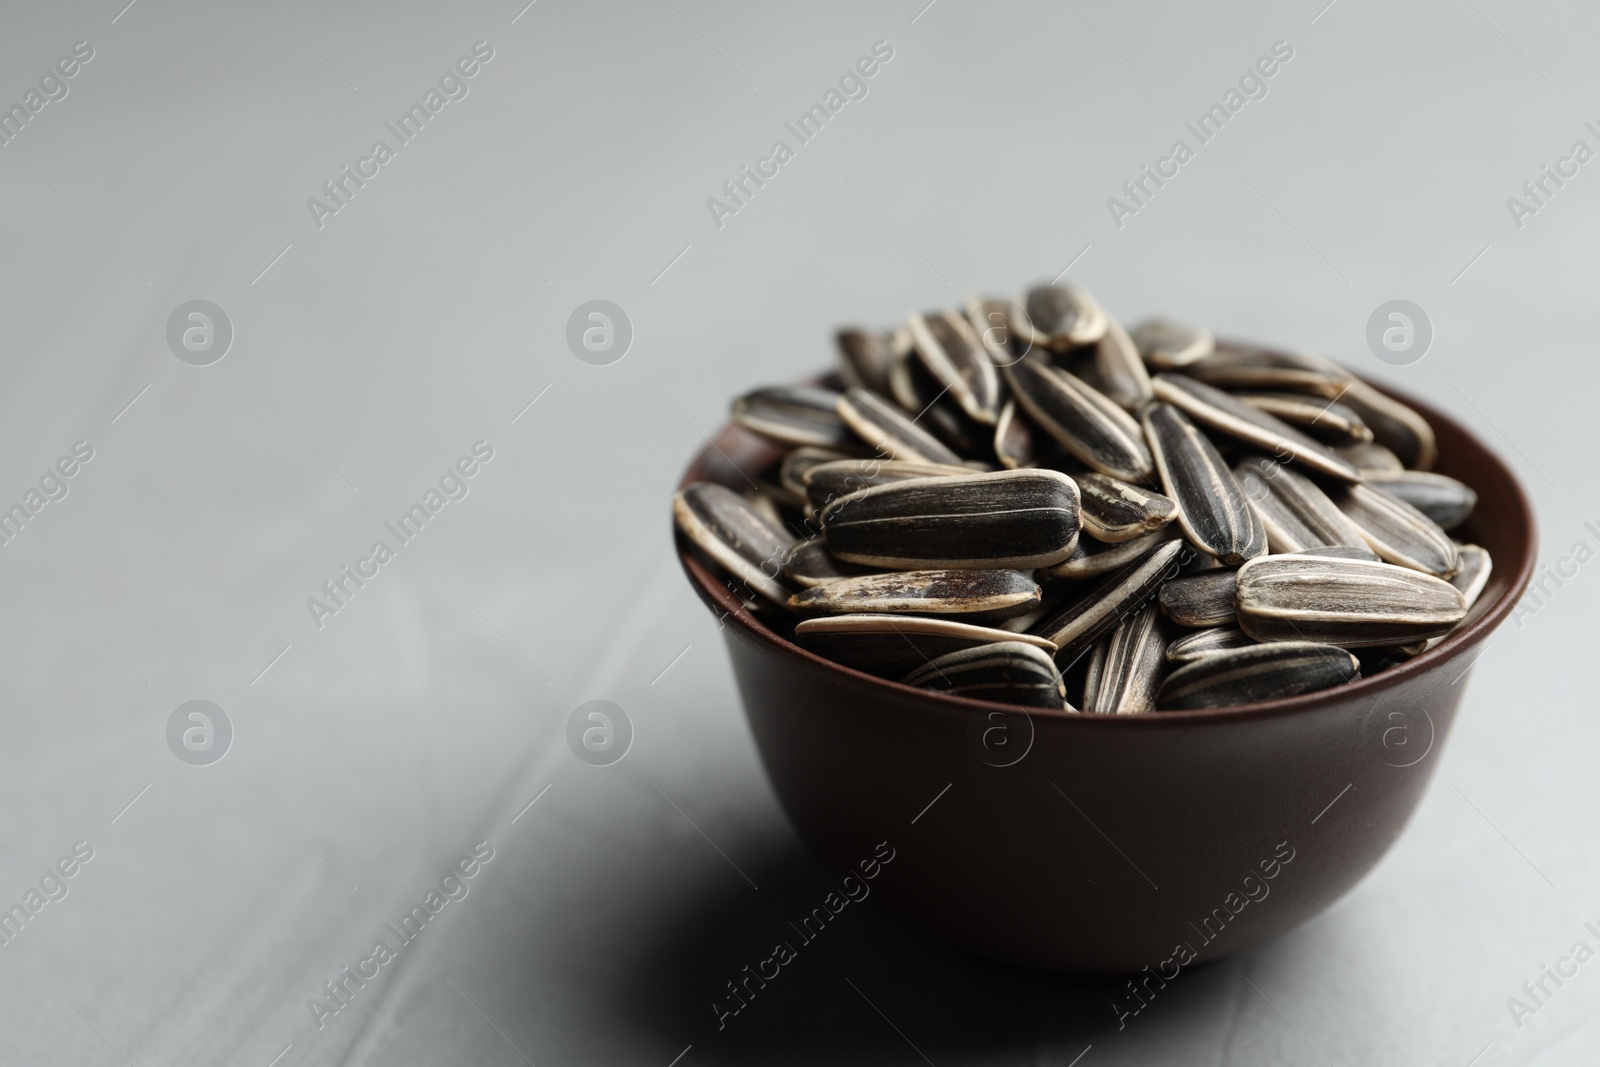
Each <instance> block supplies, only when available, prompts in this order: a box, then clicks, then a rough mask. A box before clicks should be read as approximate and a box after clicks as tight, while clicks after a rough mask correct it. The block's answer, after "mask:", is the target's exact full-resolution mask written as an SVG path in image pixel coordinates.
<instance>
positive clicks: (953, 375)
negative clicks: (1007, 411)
mask: <svg viewBox="0 0 1600 1067" xmlns="http://www.w3.org/2000/svg"><path fill="white" fill-rule="evenodd" d="M906 326H907V328H908V329H909V330H910V331H911V342H912V344H913V345H914V346H915V351H916V355H917V358H918V359H920V360H921V361H922V365H923V366H924V367H925V368H927V371H928V373H929V374H931V375H932V376H933V377H934V380H936V381H937V382H938V383H939V384H940V385H941V386H943V387H944V388H945V389H947V390H949V392H950V395H951V396H952V397H954V398H955V401H956V403H957V404H960V405H961V410H963V411H965V412H966V413H967V415H968V416H969V417H970V418H972V419H975V420H976V421H978V422H981V423H985V424H987V425H991V426H992V425H993V424H994V420H995V416H996V415H997V414H999V411H1000V376H999V375H998V374H997V373H996V372H995V368H994V364H993V363H991V362H990V361H989V354H988V352H987V351H986V350H985V349H984V347H983V342H981V341H980V340H978V335H977V334H976V333H974V332H973V329H972V324H971V323H970V322H968V321H967V319H966V317H965V316H963V315H961V314H958V313H957V312H954V311H930V312H928V313H927V314H923V315H916V314H913V315H912V316H911V317H910V318H909V319H907V320H906Z"/></svg>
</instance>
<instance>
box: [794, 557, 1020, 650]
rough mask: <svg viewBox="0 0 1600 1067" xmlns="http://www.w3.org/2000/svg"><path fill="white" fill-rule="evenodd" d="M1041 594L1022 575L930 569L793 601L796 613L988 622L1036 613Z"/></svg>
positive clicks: (804, 594)
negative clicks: (943, 617)
mask: <svg viewBox="0 0 1600 1067" xmlns="http://www.w3.org/2000/svg"><path fill="white" fill-rule="evenodd" d="M1040 595H1041V594H1040V591H1039V586H1038V585H1037V584H1035V582H1034V580H1033V577H1032V576H1031V575H1029V574H1026V573H1024V572H1023V571H1016V570H992V571H970V570H926V571H897V572H895V573H893V574H867V575H863V576H861V577H859V578H841V579H839V580H838V581H836V582H829V583H828V584H827V585H818V586H813V587H812V588H810V589H802V590H801V591H800V592H798V593H796V594H794V595H793V596H792V597H790V598H789V601H788V603H789V606H790V607H792V608H794V609H795V610H796V611H804V612H817V613H823V614H829V615H844V614H851V613H855V612H866V613H870V614H874V615H905V614H912V615H959V616H962V617H963V618H964V621H967V622H975V623H988V622H994V621H997V620H1000V619H1006V618H1010V617H1011V616H1013V615H1021V614H1023V613H1024V612H1026V611H1029V610H1031V609H1032V608H1033V606H1034V605H1035V604H1037V603H1039V600H1040ZM1043 636H1048V635H1043Z"/></svg>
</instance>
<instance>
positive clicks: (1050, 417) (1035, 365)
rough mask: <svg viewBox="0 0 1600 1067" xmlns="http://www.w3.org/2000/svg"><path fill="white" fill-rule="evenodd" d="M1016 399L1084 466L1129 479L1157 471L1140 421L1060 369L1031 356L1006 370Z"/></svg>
mask: <svg viewBox="0 0 1600 1067" xmlns="http://www.w3.org/2000/svg"><path fill="white" fill-rule="evenodd" d="M1004 373H1005V377H1006V380H1007V382H1009V383H1010V385H1011V389H1012V392H1013V393H1015V395H1016V398H1017V403H1019V404H1020V405H1021V406H1022V408H1023V409H1024V410H1026V411H1027V413H1028V414H1029V415H1030V416H1031V417H1032V418H1033V421H1034V424H1035V425H1037V426H1038V427H1039V428H1041V429H1043V430H1044V431H1045V432H1046V433H1048V434H1049V435H1050V436H1051V437H1053V438H1055V439H1056V440H1057V441H1058V442H1059V443H1060V444H1061V446H1062V447H1063V448H1065V449H1066V450H1067V451H1068V452H1069V453H1071V454H1072V456H1073V457H1074V458H1076V459H1077V460H1079V461H1080V462H1082V463H1084V464H1085V465H1087V466H1089V467H1091V468H1093V469H1094V470H1097V471H1099V472H1100V473H1101V474H1108V475H1110V476H1111V477H1113V478H1120V479H1122V480H1123V481H1125V482H1145V481H1148V480H1149V479H1150V476H1151V474H1152V473H1153V472H1154V471H1153V468H1152V466H1151V462H1150V450H1149V449H1148V448H1146V447H1145V443H1144V440H1143V439H1142V438H1141V436H1140V433H1139V427H1138V424H1137V423H1135V422H1134V421H1133V419H1132V418H1131V417H1129V415H1128V413H1127V412H1125V411H1123V410H1122V409H1121V408H1120V407H1118V406H1117V405H1116V404H1115V403H1113V402H1112V401H1111V400H1110V399H1108V398H1107V397H1106V396H1105V395H1104V394H1102V393H1100V392H1099V391H1098V390H1096V389H1094V388H1092V387H1091V386H1089V385H1088V384H1087V383H1086V382H1084V381H1082V380H1080V379H1078V378H1076V377H1074V376H1073V375H1071V374H1068V373H1067V372H1066V371H1064V370H1061V369H1060V368H1058V367H1052V366H1050V365H1048V364H1046V363H1042V362H1040V361H1039V360H1037V359H1035V358H1033V357H1029V358H1028V359H1024V360H1022V361H1020V362H1018V363H1015V364H1013V365H1012V366H1009V367H1007V368H1005V372H1004Z"/></svg>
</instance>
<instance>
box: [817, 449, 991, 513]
mask: <svg viewBox="0 0 1600 1067" xmlns="http://www.w3.org/2000/svg"><path fill="white" fill-rule="evenodd" d="M971 473H972V471H971V469H970V468H967V467H955V466H951V465H950V464H947V463H907V462H905V461H903V460H893V459H843V460H834V461H833V462H832V463H819V464H817V465H816V466H815V467H812V468H811V469H809V470H807V471H806V472H805V486H806V500H807V501H808V502H809V503H810V504H811V506H812V507H813V508H816V509H817V510H819V511H820V510H821V509H822V508H825V507H827V506H828V505H829V504H830V503H832V502H833V501H835V500H838V499H839V498H840V497H844V496H849V495H850V494H851V493H857V492H860V491H861V490H863V489H870V488H871V487H872V486H875V485H892V484H894V483H896V482H909V481H911V480H912V479H915V478H948V477H950V476H951V475H955V474H971Z"/></svg>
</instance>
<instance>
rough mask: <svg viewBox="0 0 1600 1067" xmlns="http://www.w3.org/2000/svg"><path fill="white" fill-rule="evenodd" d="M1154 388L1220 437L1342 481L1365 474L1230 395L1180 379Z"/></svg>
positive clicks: (1163, 379) (1164, 377)
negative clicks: (1235, 439) (1234, 439)
mask: <svg viewBox="0 0 1600 1067" xmlns="http://www.w3.org/2000/svg"><path fill="white" fill-rule="evenodd" d="M1154 387H1155V392H1156V396H1157V398H1159V399H1161V400H1164V401H1166V402H1167V403H1169V404H1171V405H1173V406H1174V407H1177V408H1179V409H1181V410H1182V411H1183V412H1184V413H1185V414H1187V415H1188V416H1189V417H1190V418H1192V419H1194V420H1195V421H1196V422H1199V423H1203V424H1204V425H1206V426H1209V427H1211V428H1212V429H1214V430H1217V431H1218V432H1220V433H1224V434H1227V435H1229V436H1230V437H1236V438H1238V439H1239V440H1241V441H1244V442H1246V443H1247V444H1252V445H1255V446H1256V447H1257V448H1264V449H1267V450H1268V451H1270V452H1272V453H1273V454H1274V455H1275V456H1276V457H1277V458H1279V459H1288V460H1291V461H1293V462H1295V463H1298V464H1302V465H1304V466H1305V467H1307V468H1309V469H1310V470H1314V471H1318V472H1319V473H1322V474H1326V475H1328V476H1329V477H1332V478H1338V479H1339V480H1340V481H1344V482H1359V481H1360V480H1361V472H1360V471H1359V470H1357V469H1356V468H1355V466H1354V465H1353V464H1351V463H1350V461H1349V460H1347V459H1344V458H1342V457H1340V456H1339V455H1338V454H1337V453H1335V452H1334V451H1333V450H1331V449H1329V448H1328V447H1327V446H1326V445H1323V444H1322V443H1321V442H1318V441H1313V440H1312V439H1311V438H1309V437H1307V436H1306V435H1305V434H1303V433H1301V432H1300V431H1299V430H1297V429H1295V428H1294V427H1293V426H1290V425H1289V424H1288V423H1286V422H1284V421H1283V420H1282V419H1278V418H1274V417H1273V416H1271V415H1269V414H1267V413H1266V412H1265V411H1262V410H1260V409H1258V408H1254V407H1251V406H1250V405H1249V404H1246V403H1245V402H1244V401H1242V400H1240V399H1239V398H1237V397H1235V396H1234V395H1233V394H1231V393H1225V392H1223V391H1222V390H1221V389H1218V388H1216V387H1214V386H1210V385H1207V384H1206V383H1205V382H1198V381H1195V380H1194V379H1192V378H1185V377H1183V376H1182V375H1180V374H1158V375H1156V377H1155V379H1154Z"/></svg>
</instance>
